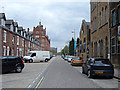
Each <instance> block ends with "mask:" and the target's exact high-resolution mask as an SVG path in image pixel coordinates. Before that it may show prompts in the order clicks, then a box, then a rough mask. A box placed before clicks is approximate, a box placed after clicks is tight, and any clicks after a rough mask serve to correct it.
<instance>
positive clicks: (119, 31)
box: [118, 26, 120, 35]
mask: <svg viewBox="0 0 120 90" xmlns="http://www.w3.org/2000/svg"><path fill="white" fill-rule="evenodd" d="M118 35H120V26H118Z"/></svg>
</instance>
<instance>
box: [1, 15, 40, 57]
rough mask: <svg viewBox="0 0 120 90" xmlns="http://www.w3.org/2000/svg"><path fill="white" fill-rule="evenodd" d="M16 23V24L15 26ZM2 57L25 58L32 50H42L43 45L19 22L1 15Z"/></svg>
mask: <svg viewBox="0 0 120 90" xmlns="http://www.w3.org/2000/svg"><path fill="white" fill-rule="evenodd" d="M15 23H16V24H15ZM0 47H1V49H0V56H25V55H26V54H27V53H28V52H29V51H31V50H40V49H41V43H40V41H39V40H37V39H36V38H35V37H34V36H32V35H31V34H30V33H29V32H26V31H25V29H23V28H22V27H18V24H17V22H14V21H13V20H6V17H5V14H4V13H0Z"/></svg>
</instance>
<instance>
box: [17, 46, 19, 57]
mask: <svg viewBox="0 0 120 90" xmlns="http://www.w3.org/2000/svg"><path fill="white" fill-rule="evenodd" d="M18 53H19V49H18V47H17V56H18Z"/></svg>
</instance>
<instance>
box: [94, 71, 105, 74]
mask: <svg viewBox="0 0 120 90" xmlns="http://www.w3.org/2000/svg"><path fill="white" fill-rule="evenodd" d="M95 73H97V74H103V72H101V71H97V72H95Z"/></svg>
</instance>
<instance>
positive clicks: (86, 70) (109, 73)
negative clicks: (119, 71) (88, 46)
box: [82, 58, 114, 78]
mask: <svg viewBox="0 0 120 90" xmlns="http://www.w3.org/2000/svg"><path fill="white" fill-rule="evenodd" d="M82 73H83V74H87V75H88V77H89V78H91V77H93V76H105V77H107V78H113V76H114V68H113V65H112V64H111V62H110V60H109V59H95V58H91V59H88V60H87V62H86V63H85V64H83V66H82Z"/></svg>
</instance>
